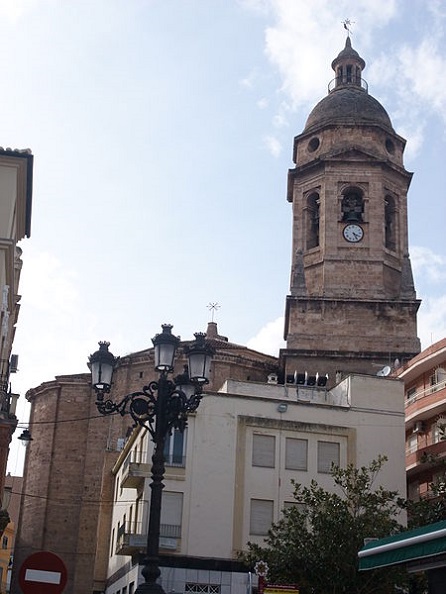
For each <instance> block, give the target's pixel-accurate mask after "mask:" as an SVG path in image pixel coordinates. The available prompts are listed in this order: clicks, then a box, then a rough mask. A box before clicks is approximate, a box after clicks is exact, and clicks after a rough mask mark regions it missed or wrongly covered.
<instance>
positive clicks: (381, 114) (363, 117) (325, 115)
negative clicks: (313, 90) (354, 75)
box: [305, 87, 393, 132]
mask: <svg viewBox="0 0 446 594" xmlns="http://www.w3.org/2000/svg"><path fill="white" fill-rule="evenodd" d="M326 124H335V125H336V124H341V125H345V124H353V125H358V124H380V125H381V126H385V127H386V128H390V129H391V130H392V129H393V128H392V122H391V121H390V118H389V115H388V114H387V111H386V110H385V109H384V107H383V106H382V105H381V103H380V102H379V101H377V100H376V99H375V98H374V97H372V96H371V95H369V94H368V93H367V91H365V90H364V89H361V88H359V87H355V88H353V87H349V88H347V87H344V88H342V89H336V90H333V91H332V92H331V93H330V94H329V95H327V97H324V99H322V101H319V103H318V104H317V105H316V107H314V108H313V110H312V111H311V113H310V115H309V116H308V119H307V122H306V124H305V132H307V131H308V130H310V129H311V128H314V127H319V126H324V125H326Z"/></svg>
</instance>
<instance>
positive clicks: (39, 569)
mask: <svg viewBox="0 0 446 594" xmlns="http://www.w3.org/2000/svg"><path fill="white" fill-rule="evenodd" d="M66 583H67V568H66V567H65V564H64V562H63V561H62V559H61V558H60V557H58V556H57V555H55V554H54V553H48V552H47V551H41V552H40V553H34V554H33V555H30V556H29V557H28V558H27V559H25V561H24V562H23V564H22V567H21V568H20V572H19V584H20V587H21V588H22V590H23V594H62V592H63V589H64V588H65V585H66Z"/></svg>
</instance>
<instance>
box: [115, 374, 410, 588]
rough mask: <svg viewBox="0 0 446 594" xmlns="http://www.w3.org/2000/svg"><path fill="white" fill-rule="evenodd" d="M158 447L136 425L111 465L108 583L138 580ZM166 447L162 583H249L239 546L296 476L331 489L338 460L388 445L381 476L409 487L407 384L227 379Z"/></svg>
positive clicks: (128, 584)
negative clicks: (327, 384) (330, 384)
mask: <svg viewBox="0 0 446 594" xmlns="http://www.w3.org/2000/svg"><path fill="white" fill-rule="evenodd" d="M151 454H152V444H151V442H150V439H149V434H148V433H147V432H146V431H145V430H144V429H140V428H139V429H135V430H134V431H133V433H132V434H131V436H130V437H129V439H128V441H127V443H126V444H125V446H124V448H123V450H122V452H121V455H120V457H119V459H118V461H117V463H116V465H115V466H114V468H113V473H114V475H115V489H114V502H113V520H112V529H111V535H110V559H109V570H108V581H107V590H106V594H133V592H134V591H135V590H136V587H137V584H138V583H139V582H140V581H142V576H141V575H140V569H141V565H140V562H141V560H142V557H143V552H144V548H145V544H146V538H147V526H148V503H149V500H150V467H151V463H150V459H151ZM165 454H166V474H165V481H164V484H165V488H164V491H163V508H162V515H161V543H160V545H161V578H160V583H161V584H162V586H163V588H164V590H165V592H189V593H200V594H202V593H205V594H245V593H246V592H247V591H248V589H249V587H250V585H251V584H252V578H253V576H252V575H251V574H250V573H249V570H248V568H246V567H243V566H242V565H241V564H240V563H239V561H238V553H239V552H240V551H242V550H244V549H246V546H247V543H248V541H251V542H259V543H261V542H262V541H263V539H264V537H265V535H266V533H267V531H268V529H269V528H270V526H271V524H272V523H273V522H277V521H278V520H279V519H280V516H281V513H282V510H283V509H284V507H286V506H287V505H290V504H292V503H293V488H292V484H291V479H294V480H295V481H297V482H299V483H301V484H304V485H305V484H309V483H310V481H311V480H312V479H315V480H317V482H318V483H319V484H320V485H321V486H323V487H325V488H327V489H330V488H332V485H333V483H332V478H331V475H330V469H331V465H332V463H334V464H338V465H340V466H343V467H345V466H346V465H347V464H350V463H351V464H353V465H355V466H358V467H359V466H363V465H368V464H369V463H370V462H371V461H372V460H373V459H377V457H378V456H379V455H386V456H387V457H388V462H387V463H386V464H385V465H384V467H383V469H382V471H381V473H380V475H379V482H380V484H382V485H383V486H384V487H385V488H386V489H391V490H397V491H399V493H400V494H401V495H402V496H405V470H404V455H405V452H404V389H403V384H402V382H401V381H400V380H396V379H391V378H383V377H375V376H365V375H352V376H349V377H347V378H346V379H344V380H343V381H342V382H341V383H339V384H338V385H336V386H335V387H334V388H332V389H330V390H328V389H326V388H324V387H308V386H298V385H296V384H288V385H287V384H285V385H277V384H261V383H254V382H240V381H234V380H228V381H227V382H225V384H224V385H223V387H222V388H221V390H219V391H218V392H215V393H209V394H206V395H205V397H204V398H203V401H202V403H201V405H200V408H199V409H198V411H197V413H196V414H194V415H193V416H192V417H190V418H189V426H188V428H187V430H186V432H185V434H184V436H182V435H181V434H174V435H172V436H171V438H170V440H169V443H168V444H167V446H166V451H165Z"/></svg>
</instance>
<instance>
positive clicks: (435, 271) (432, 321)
mask: <svg viewBox="0 0 446 594" xmlns="http://www.w3.org/2000/svg"><path fill="white" fill-rule="evenodd" d="M410 253H411V261H412V266H413V272H414V277H415V287H416V288H417V292H418V293H419V296H420V298H421V307H420V309H419V311H418V336H419V337H420V340H421V348H422V349H425V348H427V347H428V346H429V345H431V344H432V343H434V342H437V341H438V340H441V339H442V338H445V337H446V291H445V281H446V257H445V256H443V255H440V254H436V253H435V252H433V251H432V250H431V249H429V248H425V247H420V246H414V247H412V248H411V252H410Z"/></svg>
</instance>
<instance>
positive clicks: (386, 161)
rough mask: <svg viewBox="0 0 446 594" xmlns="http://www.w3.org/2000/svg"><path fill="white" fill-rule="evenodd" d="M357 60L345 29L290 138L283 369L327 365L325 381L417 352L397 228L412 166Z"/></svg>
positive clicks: (403, 233)
mask: <svg viewBox="0 0 446 594" xmlns="http://www.w3.org/2000/svg"><path fill="white" fill-rule="evenodd" d="M364 67H365V62H364V60H363V59H362V58H361V57H360V56H359V54H358V53H357V52H356V51H355V50H354V49H353V48H352V46H351V41H350V38H349V37H348V38H347V41H346V44H345V48H344V49H343V50H342V51H341V52H340V54H339V55H338V56H337V57H336V58H335V59H334V60H333V63H332V68H333V70H334V71H335V78H334V80H333V81H331V83H330V84H329V88H328V91H329V92H328V95H327V96H326V97H325V98H324V99H322V101H320V102H319V103H318V104H317V105H316V106H315V107H314V109H313V110H312V112H311V113H310V115H309V116H308V119H307V122H306V125H305V128H304V130H303V132H302V133H301V134H299V135H298V136H296V137H295V139H294V151H293V161H294V163H295V167H294V168H293V169H290V171H289V174H288V201H289V202H291V203H292V208H293V243H292V250H293V253H292V270H291V286H290V294H289V295H288V296H287V299H286V312H285V330H284V338H285V340H286V341H287V347H286V349H283V350H282V351H281V355H280V357H281V364H282V368H283V371H284V374H285V376H286V377H290V376H291V375H292V374H294V373H295V372H296V371H297V372H298V373H303V372H305V371H307V373H309V374H312V375H315V374H316V373H319V374H323V375H325V374H326V373H328V374H329V378H330V380H329V383H330V384H332V383H333V382H334V380H335V377H336V372H338V377H339V372H342V373H343V374H345V373H348V372H357V373H367V374H376V373H377V372H379V371H380V370H381V369H382V368H383V367H386V366H391V365H392V364H393V362H394V361H395V359H398V360H399V361H403V360H406V359H409V358H411V357H413V356H414V355H415V354H417V353H418V352H419V351H420V343H419V340H418V338H417V319H416V314H417V310H418V307H419V305H420V301H419V300H417V298H416V293H415V288H414V283H413V277H412V271H411V264H410V260H409V253H408V236H407V235H408V233H407V191H408V188H409V185H410V181H411V178H412V174H411V173H409V172H408V171H406V169H405V168H404V165H403V152H404V146H405V140H404V139H403V138H401V136H398V134H397V133H396V132H395V131H394V129H393V127H392V123H391V121H390V118H389V116H388V114H387V112H386V110H385V109H384V108H383V107H382V105H381V104H380V103H379V102H378V101H377V100H376V99H374V98H373V97H372V96H371V95H369V93H368V86H367V83H366V81H365V80H364V79H363V78H362V71H363V69H364ZM386 372H387V370H386Z"/></svg>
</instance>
